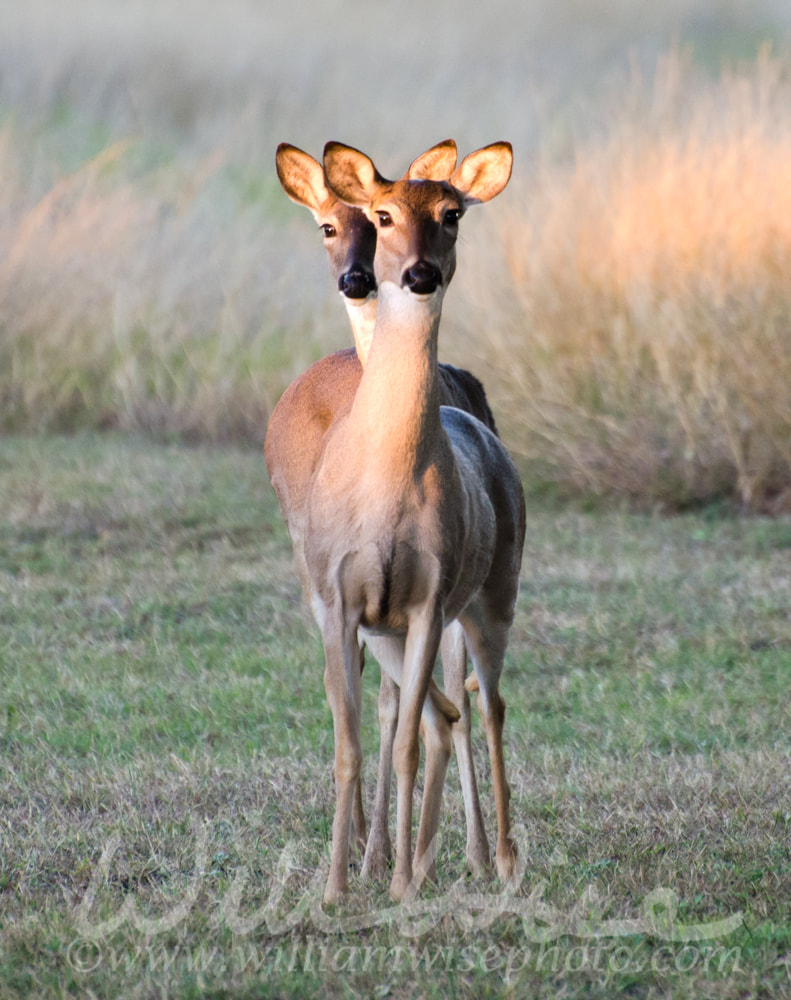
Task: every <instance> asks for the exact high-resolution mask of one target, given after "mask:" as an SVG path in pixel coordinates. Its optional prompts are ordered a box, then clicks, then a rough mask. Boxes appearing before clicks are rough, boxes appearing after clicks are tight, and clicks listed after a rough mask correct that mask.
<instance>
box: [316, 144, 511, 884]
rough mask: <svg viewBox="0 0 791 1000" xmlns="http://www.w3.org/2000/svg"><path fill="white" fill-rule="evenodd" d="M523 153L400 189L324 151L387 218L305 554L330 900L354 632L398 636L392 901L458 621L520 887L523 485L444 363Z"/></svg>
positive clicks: (361, 200) (429, 799)
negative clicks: (330, 796)
mask: <svg viewBox="0 0 791 1000" xmlns="http://www.w3.org/2000/svg"><path fill="white" fill-rule="evenodd" d="M512 162H513V154H512V150H511V146H510V144H508V143H505V142H500V143H495V144H493V145H491V146H486V147H484V148H482V149H480V150H477V151H476V152H475V153H471V154H469V155H468V156H467V157H465V159H464V160H463V161H462V162H461V164H460V165H459V166H458V167H457V168H456V169H455V170H454V171H453V173H452V175H451V176H450V178H449V179H448V180H447V181H437V180H431V179H422V178H410V177H409V176H408V175H407V176H406V177H405V178H402V179H401V180H399V181H388V180H386V179H385V178H383V177H382V175H380V174H379V172H378V170H377V169H376V167H375V166H374V164H373V162H372V160H371V159H370V158H369V157H367V156H366V155H365V154H364V153H362V152H360V151H359V150H356V149H354V148H353V147H350V146H345V145H343V144H341V143H337V142H330V143H328V144H327V145H326V146H325V149H324V162H323V166H324V176H325V183H326V185H327V188H328V189H329V190H330V192H331V193H333V194H334V195H335V196H336V197H337V198H338V199H340V200H341V201H342V202H344V203H345V204H347V205H350V206H352V207H357V208H360V209H362V210H363V211H364V212H365V214H366V216H367V217H368V219H369V220H370V221H371V222H373V223H374V224H375V225H376V230H377V242H376V251H375V256H374V275H375V278H376V282H377V286H378V299H377V312H376V320H375V323H374V327H373V333H372V337H371V343H370V349H369V351H368V355H367V359H366V364H365V368H364V369H363V372H362V375H361V377H360V381H359V385H358V387H357V391H356V393H355V395H354V398H353V400H352V402H351V405H350V407H349V408H348V410H347V411H346V412H345V413H343V414H342V415H340V416H339V417H338V418H337V419H336V420H335V421H334V422H333V424H332V425H331V426H330V428H329V429H328V431H327V434H326V439H325V442H324V446H323V448H322V451H321V455H320V457H319V459H318V462H317V465H316V468H315V471H314V473H313V475H312V477H311V480H310V483H309V487H308V492H307V497H306V517H305V522H304V537H303V544H304V559H305V567H306V570H307V573H308V576H309V582H310V594H311V599H312V607H313V613H314V617H315V619H316V621H317V623H318V626H319V629H320V632H321V636H322V642H323V645H324V655H325V668H324V686H325V692H326V695H327V700H328V702H329V705H330V709H331V712H332V716H333V731H334V748H335V814H334V818H333V824H332V846H331V854H330V868H329V875H328V878H327V882H326V886H325V891H324V901H325V903H326V904H333V903H337V902H339V901H340V900H341V899H342V898H343V896H344V894H345V893H346V892H347V891H348V859H349V834H350V830H351V819H352V810H353V803H354V797H355V789H356V788H357V785H358V783H359V779H360V771H361V765H362V751H361V742H360V725H361V720H360V703H361V685H360V661H359V645H358V634H359V633H361V634H362V635H363V636H364V637H365V639H366V642H369V641H370V638H371V637H377V636H384V637H395V638H397V639H399V640H401V641H402V643H403V655H402V656H401V657H400V658H389V657H385V658H384V662H382V667H383V669H384V670H385V671H387V672H388V673H389V674H390V676H391V679H392V680H393V681H394V682H395V683H396V684H398V686H399V705H398V721H397V725H396V734H395V739H394V743H393V766H394V770H395V773H396V780H397V807H396V857H395V866H394V871H393V875H392V878H391V882H390V895H391V898H392V899H393V900H396V901H398V900H402V899H403V898H404V897H405V895H407V894H408V893H409V892H411V891H412V886H413V871H417V872H418V873H419V872H420V869H421V866H422V865H425V864H426V860H427V859H430V858H431V853H432V850H433V845H434V843H435V839H434V838H435V836H436V828H437V824H438V816H439V801H440V797H441V794H442V787H443V784H444V777H445V770H446V768H447V763H448V759H449V756H450V744H451V735H450V728H451V722H450V719H449V718H448V715H446V714H443V713H442V712H441V711H439V712H437V711H436V710H435V706H434V704H433V702H432V701H431V699H430V698H428V697H427V695H428V692H429V688H430V684H431V677H432V671H433V668H434V663H435V660H436V656H437V652H438V650H439V646H440V642H441V638H442V634H443V631H444V629H445V628H446V626H447V625H448V624H450V623H452V622H454V621H458V623H459V625H460V627H461V630H462V632H463V636H464V645H465V647H466V649H467V650H468V651H469V653H470V655H471V658H472V662H473V666H474V670H475V680H476V682H477V686H478V689H479V704H480V709H481V715H482V717H483V722H484V729H485V732H486V740H487V745H488V750H489V759H490V766H491V771H492V783H493V787H494V796H495V806H496V812H497V828H498V833H497V846H496V867H497V873H498V875H499V877H500V878H501V879H503V880H508V879H510V878H511V877H512V876H513V873H514V870H515V866H516V845H515V843H514V841H513V839H512V837H511V835H510V811H509V799H510V791H509V787H508V782H507V779H506V772H505V759H504V752H503V724H504V719H505V702H504V700H503V698H502V696H501V695H500V692H499V681H500V675H501V673H502V669H503V663H504V657H505V649H506V644H507V639H508V632H509V629H510V627H511V624H512V622H513V616H514V610H515V606H516V598H517V593H518V586H519V571H520V566H521V559H522V549H523V545H524V534H525V502H524V492H523V490H522V485H521V481H520V479H519V475H518V473H517V470H516V468H515V466H514V464H513V462H512V461H511V458H510V456H509V455H508V452H507V451H506V449H505V447H504V446H503V444H502V442H501V441H500V439H499V438H498V437H497V436H496V435H495V434H494V433H492V431H491V430H489V429H488V428H487V427H486V426H485V425H484V424H482V423H481V421H479V420H477V419H476V418H475V417H473V416H471V415H470V414H468V413H466V412H465V411H463V410H460V409H458V408H455V407H443V406H442V404H441V398H440V388H439V386H440V376H439V365H438V358H437V344H438V335H439V321H440V316H441V309H442V301H443V297H444V294H445V291H446V289H447V286H448V283H449V281H450V279H451V278H452V276H453V273H454V270H455V266H456V256H455V248H456V239H457V236H458V231H459V221H460V219H461V217H462V216H463V214H464V213H465V211H466V210H467V209H468V208H469V207H470V206H472V205H475V204H480V203H484V202H488V201H490V200H491V199H492V198H494V197H495V196H496V195H498V194H499V193H500V192H501V191H502V190H503V188H504V187H505V186H506V184H507V183H508V180H509V178H510V175H511V167H512ZM421 718H422V719H423V720H424V722H425V721H426V719H427V718H428V719H429V720H430V722H431V732H432V733H434V734H436V736H437V742H436V744H435V745H433V746H432V748H431V752H429V748H428V746H427V750H426V776H425V781H424V796H423V807H422V811H421V819H420V826H419V830H418V838H417V844H416V850H415V854H414V859H413V855H412V805H413V794H414V786H415V779H416V775H417V769H418V764H419V756H420V749H419V742H418V734H419V728H420V724H421ZM429 863H431V862H430V860H429Z"/></svg>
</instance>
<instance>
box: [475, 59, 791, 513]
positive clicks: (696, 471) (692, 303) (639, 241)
mask: <svg viewBox="0 0 791 1000" xmlns="http://www.w3.org/2000/svg"><path fill="white" fill-rule="evenodd" d="M520 195H521V200H520V203H519V205H518V207H515V208H513V209H512V211H511V213H510V214H509V215H508V216H506V217H504V218H503V220H502V221H501V222H500V223H499V225H498V227H497V228H496V229H494V230H493V231H490V233H489V240H490V245H491V244H498V245H499V246H500V248H501V250H500V252H499V253H496V254H495V256H494V258H492V259H489V260H487V259H486V258H485V257H484V256H483V255H482V254H481V253H478V254H477V255H476V259H475V267H472V268H470V267H467V268H466V269H465V276H464V278H463V279H462V281H461V282H460V284H462V287H463V288H464V296H463V298H464V308H463V310H460V311H459V313H458V314H457V318H458V321H459V323H461V324H462V325H463V326H464V329H465V333H466V343H467V344H468V345H469V346H470V349H471V350H475V346H474V345H475V341H476V338H477V336H478V331H480V330H482V329H485V330H486V340H487V343H486V348H485V350H484V351H480V350H479V351H478V354H479V359H480V364H481V365H482V366H483V367H484V368H485V369H486V370H487V377H488V380H489V383H490V385H492V386H496V392H497V396H498V402H499V410H498V415H499V414H503V416H501V417H500V419H501V422H502V423H503V424H504V426H505V427H506V430H507V434H508V436H509V439H510V441H511V443H512V445H513V446H514V447H515V448H516V449H517V450H518V451H519V452H520V453H521V454H522V455H523V456H525V457H528V458H531V459H538V460H540V461H541V462H542V463H543V464H544V465H545V467H546V468H548V469H549V470H551V472H550V474H551V475H552V476H553V477H555V478H557V479H559V480H560V481H562V482H565V483H568V484H571V485H573V486H574V487H577V488H582V489H584V490H588V491H590V490H592V491H594V492H595V493H599V494H608V493H621V494H626V495H628V496H629V497H632V498H635V499H637V500H639V501H640V502H642V503H647V504H656V503H659V504H665V505H668V506H671V507H678V506H683V505H688V504H692V503H696V502H700V501H705V500H710V499H712V498H721V497H733V498H735V499H737V500H738V501H739V502H740V503H741V504H743V505H744V506H746V507H766V506H775V507H779V508H783V507H785V508H787V507H788V506H789V505H791V282H789V274H791V74H790V73H789V66H788V63H787V62H783V61H780V60H777V59H775V58H772V57H771V56H770V55H769V53H768V52H766V51H765V52H763V53H762V54H761V56H760V58H759V59H758V61H757V62H756V63H754V64H752V65H750V66H749V67H746V68H743V69H741V70H739V71H731V72H727V73H725V74H724V75H723V76H722V77H721V78H720V79H719V80H717V81H714V82H712V81H710V80H706V79H704V78H703V77H702V76H701V75H700V74H699V73H697V72H696V71H695V69H694V67H693V66H692V64H691V62H690V60H689V59H687V58H684V57H682V56H680V55H678V53H674V54H673V55H671V56H669V57H667V58H666V59H665V60H663V62H662V63H661V64H660V67H659V69H658V72H657V75H656V77H655V79H654V80H653V81H652V82H651V83H650V84H649V83H646V82H644V81H642V80H641V79H635V80H633V82H632V85H631V87H630V89H629V92H628V94H626V100H625V103H624V104H623V105H622V106H621V107H620V108H618V107H617V106H616V105H615V104H613V105H612V106H611V108H610V114H609V115H608V117H607V118H606V120H604V121H602V123H601V129H600V130H598V131H595V132H594V134H593V136H592V137H591V136H589V137H588V138H586V139H584V140H583V141H580V142H578V143H575V145H574V148H573V150H572V153H571V155H570V156H568V157H567V158H566V160H565V162H558V161H557V160H556V159H549V160H547V159H546V158H544V159H539V161H538V162H537V163H536V166H535V169H533V170H531V171H529V172H528V175H527V177H523V178H522V183H521V191H520Z"/></svg>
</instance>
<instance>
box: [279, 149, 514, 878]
mask: <svg viewBox="0 0 791 1000" xmlns="http://www.w3.org/2000/svg"><path fill="white" fill-rule="evenodd" d="M276 163H277V175H278V178H279V179H280V183H281V184H282V185H283V189H284V190H285V192H286V194H287V195H288V196H289V198H291V199H292V201H295V202H296V203H297V204H299V205H304V206H305V207H306V208H307V209H308V210H309V211H310V213H311V215H312V216H313V218H314V219H315V221H316V222H317V224H318V226H319V229H320V230H321V231H322V233H323V236H324V246H325V249H326V251H327V259H328V263H329V268H330V273H331V275H332V277H333V279H334V280H335V282H336V284H337V288H338V291H339V292H340V293H341V296H342V299H343V302H344V305H345V307H346V311H347V313H348V316H349V321H350V323H351V327H352V332H353V335H354V342H355V348H356V350H345V351H339V352H337V353H336V354H332V355H330V356H329V357H326V358H322V359H321V360H320V361H317V362H315V363H314V364H313V365H311V367H310V368H309V369H308V370H307V371H306V372H304V373H303V374H302V375H300V376H299V378H297V379H296V380H295V381H294V382H293V383H292V384H291V385H290V386H289V388H288V389H287V390H286V392H285V393H284V394H283V397H282V399H281V400H280V402H279V403H278V405H277V406H276V407H275V410H274V412H273V413H272V416H271V418H270V420H269V427H268V429H267V436H266V444H265V447H264V451H265V455H266V464H267V469H268V470H269V474H270V477H271V479H272V483H273V485H274V487H275V491H276V492H277V496H278V500H279V501H280V508H281V511H282V512H283V516H284V518H285V520H286V522H287V524H288V526H289V531H290V533H291V536H292V540H293V543H294V554H295V558H296V561H297V565H298V567H299V569H300V576H301V578H302V581H303V586H304V589H305V592H306V594H309V593H310V581H309V579H308V577H307V569H306V566H305V561H304V555H303V546H302V538H303V536H304V527H303V525H304V519H305V503H306V497H307V491H308V487H309V485H310V481H311V479H312V477H313V472H314V469H315V467H316V464H317V463H318V460H319V457H320V455H321V452H322V449H323V446H324V438H325V435H326V433H327V430H328V429H329V427H330V426H331V425H332V423H333V422H334V421H335V420H336V419H337V418H338V417H339V416H340V415H342V414H343V413H345V412H346V411H347V410H348V408H349V407H350V406H351V403H352V400H353V398H354V395H355V393H356V391H357V386H358V384H359V381H360V378H361V376H362V369H363V367H364V366H365V363H366V361H367V357H368V349H369V347H370V341H371V337H372V335H373V328H374V323H375V320H376V290H377V289H376V280H375V278H374V273H373V266H374V251H375V249H376V227H375V226H374V224H373V223H372V222H371V221H370V220H369V219H368V218H367V216H366V215H365V213H364V212H363V211H362V209H359V208H353V207H351V206H349V205H345V204H344V203H343V202H342V201H340V200H339V199H338V198H336V197H335V195H334V194H332V193H331V192H330V191H328V190H327V186H326V184H325V181H324V170H323V168H322V166H321V164H320V163H318V162H317V161H316V160H314V159H313V157H312V156H310V155H309V154H308V153H305V152H304V151H303V150H301V149H298V148H297V147H296V146H292V145H290V144H289V143H281V144H280V145H279V146H278V148H277V157H276ZM455 168H456V144H455V142H453V141H452V140H450V139H448V140H445V142H441V143H438V144H437V145H436V146H432V147H431V149H429V150H427V151H426V152H425V153H422V154H421V155H420V156H419V157H417V158H416V159H415V160H414V161H413V162H412V163H411V164H410V167H409V169H408V171H407V173H406V174H405V175H404V176H405V179H409V180H446V179H447V178H449V177H450V176H451V174H452V173H453V171H454V169H455ZM439 374H440V401H441V403H442V404H443V405H446V406H458V407H459V408H460V409H463V410H467V412H468V413H471V414H472V415H473V416H476V417H478V419H479V420H481V421H482V422H483V423H484V424H486V425H487V426H488V427H489V428H490V429H491V430H493V431H494V432H495V433H497V430H496V426H495V422H494V417H493V415H492V411H491V409H490V408H489V404H488V402H487V399H486V394H485V392H484V390H483V386H482V385H481V383H480V382H479V381H478V380H477V379H476V378H475V377H474V376H473V375H471V374H470V373H469V372H467V371H464V370H461V369H458V368H454V367H453V366H452V365H440V367H439ZM460 630H461V626H459V624H458V623H457V622H454V623H453V624H451V625H450V626H449V628H448V629H446V631H445V632H444V633H443V638H442V643H441V651H442V664H443V673H444V682H445V689H446V692H447V694H448V695H449V697H450V698H451V700H452V701H453V702H454V703H455V705H456V706H457V708H458V709H459V710H460V711H461V720H460V721H458V722H456V724H455V725H453V727H452V729H451V734H452V738H453V742H454V743H455V745H456V754H457V759H458V765H459V776H460V779H461V784H462V789H463V796H464V807H465V816H466V821H467V864H468V867H469V868H470V870H471V871H473V872H474V873H475V874H478V875H480V874H482V873H483V872H484V871H485V870H486V868H488V866H489V846H488V843H487V840H486V833H485V830H484V826H483V815H482V812H481V808H480V802H479V798H478V790H477V784H476V779H475V769H474V766H473V760H472V745H471V739H470V735H471V726H470V723H471V719H470V705H469V698H468V695H467V692H466V691H465V689H464V681H465V679H466V665H467V656H466V652H465V647H464V641H463V636H462V635H460V634H459V633H460ZM368 641H369V645H371V647H372V650H373V652H374V655H375V656H376V657H377V658H378V659H379V660H380V662H381V660H382V658H383V657H388V658H390V659H392V658H396V659H399V660H400V659H401V658H402V647H403V639H402V638H401V637H390V636H388V637H384V636H377V637H375V638H373V639H372V638H371V637H369V640H368ZM429 698H430V699H431V701H432V702H433V707H434V712H433V713H432V715H431V718H429V719H427V720H426V722H427V723H429V724H430V723H431V721H432V719H436V718H437V717H438V716H437V712H441V711H442V702H441V699H440V692H439V691H438V690H437V689H436V688H434V687H433V686H432V687H430V688H429ZM397 720H398V689H397V687H396V686H395V684H394V683H393V681H392V680H391V679H390V677H389V676H388V674H387V673H386V672H385V671H382V675H381V687H380V694H379V729H380V757H379V771H378V778H377V784H376V796H375V799H374V809H373V813H372V821H371V830H370V834H369V836H368V838H367V843H366V838H365V816H364V812H363V805H362V795H361V790H358V794H357V795H356V797H355V805H354V809H353V815H352V825H353V831H352V836H351V838H350V844H351V845H354V846H359V847H361V848H363V849H364V850H365V860H364V864H363V874H364V875H372V876H381V875H384V873H385V870H386V866H387V862H388V861H389V859H390V855H391V847H390V836H389V832H388V810H389V798H390V783H391V781H390V779H391V758H392V744H393V740H394V738H395V731H396V724H397ZM442 725H443V724H442V722H440V726H442ZM428 740H429V743H430V744H431V746H437V745H440V744H441V743H442V735H441V734H438V733H429V734H428ZM428 873H429V874H433V868H431V867H429V870H428Z"/></svg>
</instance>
